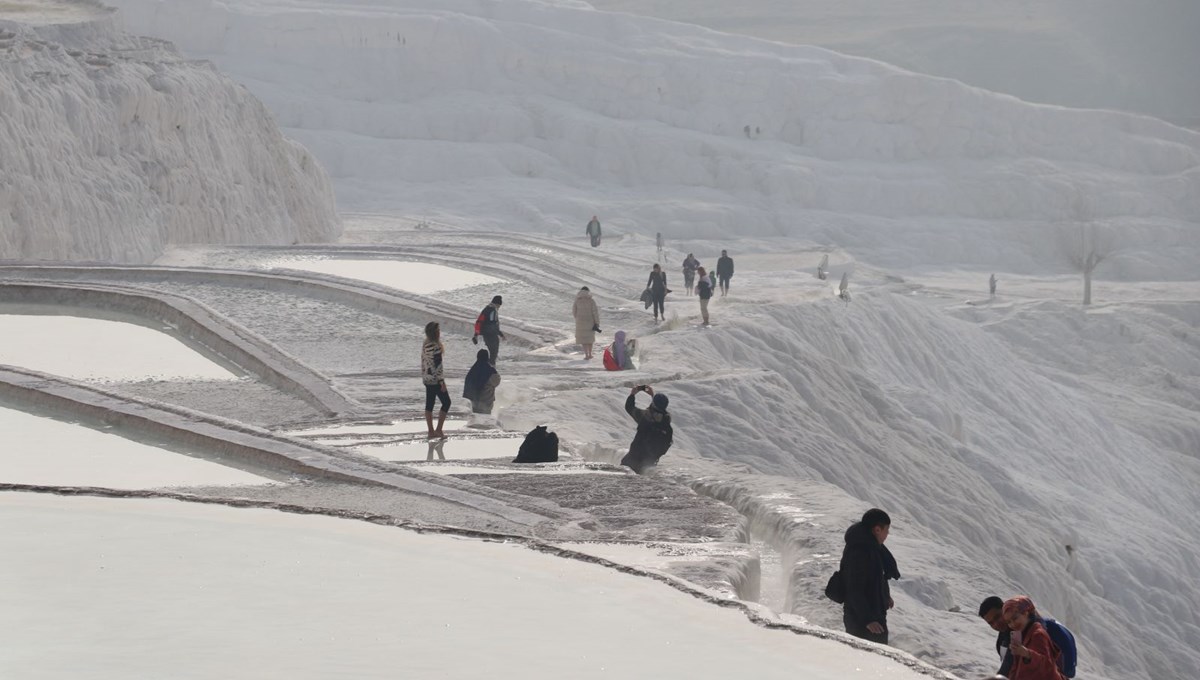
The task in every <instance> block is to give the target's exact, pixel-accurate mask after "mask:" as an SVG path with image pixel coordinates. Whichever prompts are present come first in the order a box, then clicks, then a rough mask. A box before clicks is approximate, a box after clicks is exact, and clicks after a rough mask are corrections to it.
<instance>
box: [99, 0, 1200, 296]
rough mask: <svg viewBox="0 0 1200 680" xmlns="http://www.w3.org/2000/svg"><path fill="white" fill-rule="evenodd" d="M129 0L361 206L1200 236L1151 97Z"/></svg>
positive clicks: (832, 58)
mask: <svg viewBox="0 0 1200 680" xmlns="http://www.w3.org/2000/svg"><path fill="white" fill-rule="evenodd" d="M114 1H115V4H116V5H117V6H118V7H120V8H121V9H122V10H123V11H124V15H125V18H126V21H127V22H128V24H129V25H130V26H131V27H132V28H133V30H136V31H138V32H142V33H146V34H150V35H155V36H159V37H166V38H170V39H174V40H176V41H177V42H178V43H179V44H180V46H181V48H182V49H183V50H185V51H186V52H187V53H189V54H193V55H197V56H203V57H207V58H211V59H213V60H214V61H215V62H216V63H218V64H219V65H220V66H221V67H222V68H223V69H225V70H226V71H228V72H229V73H231V74H233V75H234V76H235V77H237V78H238V79H239V80H240V81H241V82H243V83H245V84H246V85H247V87H249V88H250V89H251V91H253V92H254V93H255V94H256V95H257V96H259V97H261V98H262V99H263V101H264V102H265V103H266V104H267V105H268V106H269V107H270V108H271V110H272V111H273V112H274V113H275V115H276V116H277V118H278V119H279V121H280V124H281V125H282V126H283V127H284V128H285V129H286V130H288V132H289V134H290V135H292V136H294V137H295V138H296V139H298V140H300V141H302V142H303V143H304V144H305V145H306V146H307V147H308V148H309V149H311V150H312V152H313V153H314V154H315V155H316V156H317V157H318V158H319V159H321V161H322V163H323V164H324V165H325V166H326V167H327V168H328V169H329V171H330V173H331V175H332V176H333V177H334V178H335V182H336V184H337V187H338V193H339V200H340V202H341V203H342V205H343V206H345V207H349V208H354V209H367V210H373V209H380V210H390V211H395V212H400V213H405V214H409V215H426V216H429V217H431V218H433V219H435V220H439V219H440V220H442V221H447V222H450V223H457V222H463V221H467V220H469V221H470V222H471V223H472V224H475V225H483V226H489V227H493V228H503V229H514V228H516V229H524V230H537V231H551V232H556V233H563V234H571V235H577V236H578V237H579V238H580V239H582V238H583V236H582V234H583V228H584V223H585V222H586V221H587V219H588V217H589V216H591V215H593V214H598V215H599V216H600V219H601V221H602V222H603V223H604V224H605V226H606V227H607V228H608V231H607V232H606V233H607V234H609V235H610V236H611V235H615V234H616V233H619V232H622V231H630V230H632V231H638V232H641V233H643V234H651V235H652V234H654V233H655V232H656V231H661V232H663V233H664V234H665V235H666V236H667V237H668V238H685V237H687V238H695V237H705V238H717V237H722V238H727V237H728V236H729V235H731V234H737V235H740V236H749V235H754V236H774V235H789V236H795V237H800V238H804V239H808V240H811V241H815V242H817V243H827V244H835V243H836V244H838V245H840V246H842V247H844V248H846V249H848V250H850V251H851V252H853V253H854V254H855V255H856V256H858V257H860V258H866V259H869V260H871V261H872V262H874V263H877V264H882V265H885V266H890V267H893V266H903V267H907V266H912V265H918V264H930V263H934V264H945V263H955V264H957V265H979V266H987V267H992V266H997V267H1000V266H1001V265H1003V266H1004V267H1005V268H1006V269H1005V270H1006V271H1018V272H1032V271H1035V270H1042V269H1045V268H1046V267H1056V268H1060V269H1062V268H1065V265H1064V258H1063V254H1062V253H1060V252H1058V251H1059V250H1061V248H1060V245H1059V244H1060V241H1061V240H1062V237H1061V232H1063V231H1070V233H1071V234H1074V231H1073V230H1074V229H1075V228H1076V227H1077V226H1078V224H1080V223H1086V224H1092V225H1094V226H1095V227H1096V228H1100V229H1103V230H1108V231H1111V232H1112V233H1113V236H1112V238H1113V242H1114V245H1115V247H1116V248H1117V249H1119V250H1122V251H1124V252H1123V255H1122V257H1124V258H1125V259H1126V266H1125V267H1123V272H1122V275H1123V276H1126V277H1137V276H1151V275H1153V276H1160V277H1163V278H1179V277H1189V276H1191V272H1192V271H1194V266H1193V265H1194V261H1195V259H1196V257H1197V253H1198V252H1200V230H1198V229H1197V228H1196V223H1197V222H1200V134H1197V133H1195V132H1189V131H1187V130H1184V129H1182V128H1178V127H1174V126H1171V125H1169V124H1166V123H1163V122H1160V121H1157V120H1154V119H1150V118H1146V117H1139V116H1133V115H1126V114H1119V113H1113V112H1104V111H1082V110H1069V109H1063V108H1058V107H1053V106H1040V105H1032V104H1027V103H1024V102H1021V101H1019V100H1017V99H1014V98H1012V97H1009V96H1002V95H997V94H993V93H989V92H986V91H983V90H978V89H973V88H971V87H968V86H965V85H962V84H961V83H957V82H954V81H950V80H944V79H939V78H933V77H929V76H922V75H917V74H913V73H909V72H905V71H901V70H899V69H896V68H893V67H889V66H887V65H884V64H881V63H878V62H873V61H868V60H864V59H858V58H850V57H844V56H842V55H838V54H835V53H832V52H828V51H825V50H822V49H819V48H812V47H802V46H789V45H783V44H779V43H771V42H766V41H761V40H756V39H751V38H746V37H740V36H733V35H726V34H721V33H716V32H712V31H709V30H707V29H701V28H698V27H693V26H687V25H683V24H675V23H670V22H664V21H660V20H655V19H648V18H642V17H636V16H631V15H622V14H612V13H605V12H599V11H595V10H593V9H592V8H590V7H588V6H586V5H583V4H578V3H545V2H534V1H532V0H514V1H512V2H504V3H498V4H496V3H484V4H480V3H478V2H475V1H474V0H402V1H399V2H397V1H395V0H361V1H360V2H356V3H354V5H353V6H352V7H345V6H343V5H341V4H338V3H334V2H328V1H326V0H299V1H296V0H286V1H285V0H242V1H240V2H237V3H224V2H217V1H215V0H192V1H190V2H169V3H168V2H161V1H160V0H114ZM745 126H750V127H751V128H752V129H753V128H760V129H761V133H759V134H758V135H757V136H756V137H754V138H753V139H747V138H746V136H745V135H744V134H743V129H744V127H745ZM610 242H611V241H610ZM1148 244H1155V246H1150V245H1148ZM1157 244H1170V245H1171V246H1172V248H1158V247H1157Z"/></svg>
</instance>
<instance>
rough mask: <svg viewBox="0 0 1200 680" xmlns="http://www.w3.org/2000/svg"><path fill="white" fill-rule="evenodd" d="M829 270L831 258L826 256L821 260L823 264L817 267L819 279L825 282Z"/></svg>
mask: <svg viewBox="0 0 1200 680" xmlns="http://www.w3.org/2000/svg"><path fill="white" fill-rule="evenodd" d="M828 269H829V256H828V255H825V256H823V257H822V258H821V264H818V265H817V278H818V279H821V280H822V281H824V280H825V272H826V271H827V270H828Z"/></svg>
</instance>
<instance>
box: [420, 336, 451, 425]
mask: <svg viewBox="0 0 1200 680" xmlns="http://www.w3.org/2000/svg"><path fill="white" fill-rule="evenodd" d="M445 352H446V349H445V347H443V345H442V329H441V327H440V326H439V325H438V322H436V321H430V322H429V323H427V324H425V342H424V343H423V344H422V345H421V382H422V383H424V385H425V425H426V427H427V428H428V430H429V438H430V439H437V438H439V437H442V436H444V435H443V434H442V425H443V424H444V423H445V422H446V414H447V413H448V412H449V411H450V392H449V391H448V390H447V389H446V379H445V375H444V373H443V371H442V356H443V355H444V354H445ZM434 400H440V401H441V402H442V410H441V412H440V413H438V421H437V428H436V429H434V427H433V402H434Z"/></svg>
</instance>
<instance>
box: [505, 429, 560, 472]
mask: <svg viewBox="0 0 1200 680" xmlns="http://www.w3.org/2000/svg"><path fill="white" fill-rule="evenodd" d="M557 460H558V435H557V434H555V433H553V432H547V431H546V426H545V425H538V426H537V427H535V428H533V429H532V430H530V431H529V434H527V435H525V441H523V442H521V448H520V449H518V450H517V457H516V458H514V459H513V462H514V463H554V462H556V461H557Z"/></svg>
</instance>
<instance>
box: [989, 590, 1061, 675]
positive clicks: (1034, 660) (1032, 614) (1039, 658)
mask: <svg viewBox="0 0 1200 680" xmlns="http://www.w3.org/2000/svg"><path fill="white" fill-rule="evenodd" d="M1040 619H1041V617H1040V616H1038V612H1037V608H1036V607H1034V606H1033V600H1031V599H1029V598H1028V597H1025V596H1023V595H1022V596H1020V597H1014V598H1012V599H1011V600H1007V601H1006V602H1005V603H1004V620H1005V621H1007V622H1008V627H1009V628H1010V629H1012V636H1011V638H1010V640H1009V643H1010V644H1009V648H1008V649H1009V651H1010V652H1011V653H1012V656H1013V664H1012V668H1010V669H1009V672H1008V677H1009V680H1067V678H1066V676H1065V675H1063V673H1062V671H1061V670H1060V669H1059V662H1058V657H1059V656H1060V655H1061V654H1062V652H1061V651H1060V650H1059V648H1058V647H1057V646H1056V645H1055V644H1054V642H1053V641H1051V640H1050V634H1049V633H1047V632H1046V628H1045V626H1043V625H1042V623H1041V620H1040Z"/></svg>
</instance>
